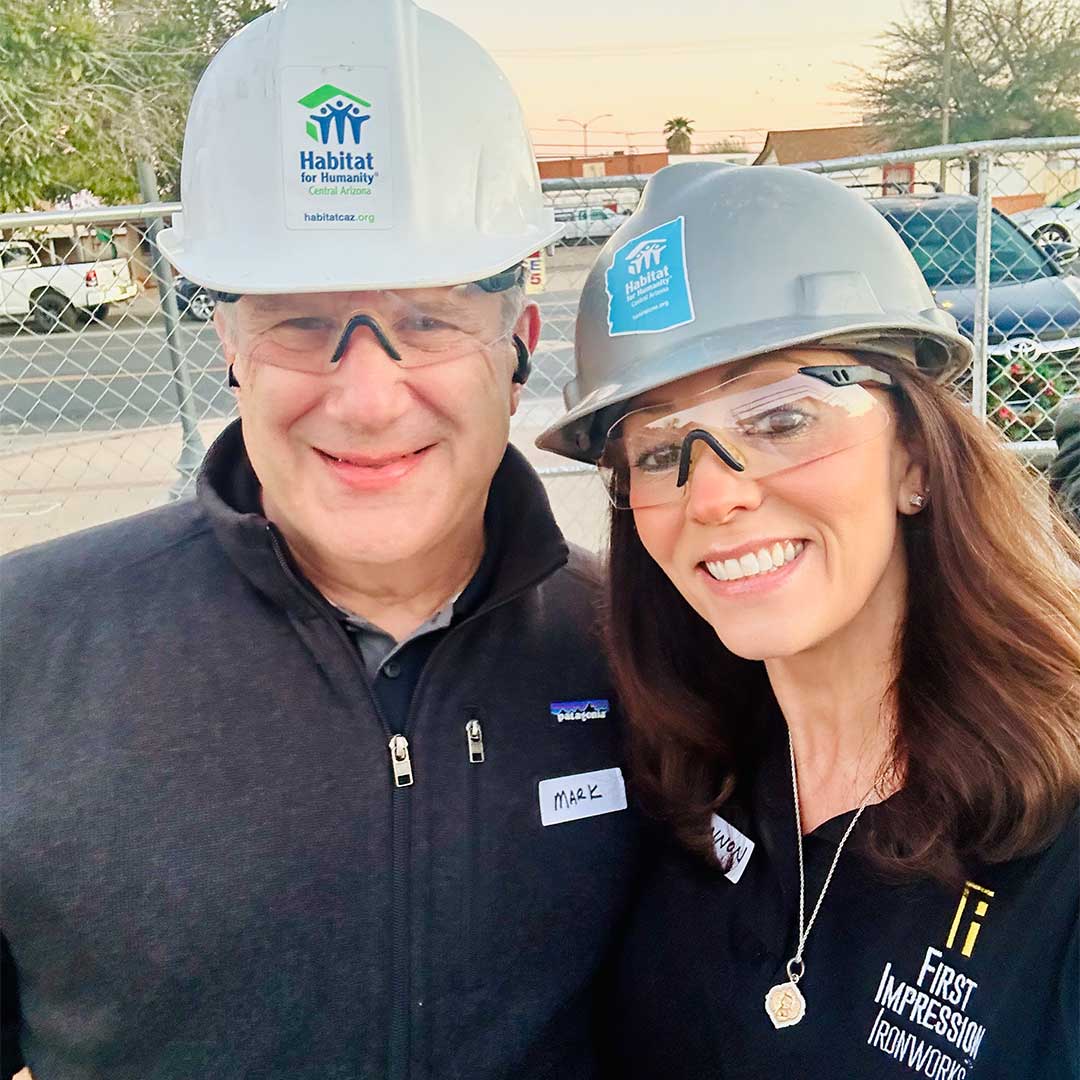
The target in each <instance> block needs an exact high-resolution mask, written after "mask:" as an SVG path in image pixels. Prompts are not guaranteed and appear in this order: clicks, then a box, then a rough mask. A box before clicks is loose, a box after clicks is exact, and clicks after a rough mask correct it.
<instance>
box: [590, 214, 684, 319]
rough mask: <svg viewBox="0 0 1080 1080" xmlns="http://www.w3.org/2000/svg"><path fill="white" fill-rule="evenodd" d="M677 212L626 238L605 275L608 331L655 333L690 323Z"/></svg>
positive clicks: (680, 226)
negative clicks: (662, 222) (653, 225)
mask: <svg viewBox="0 0 1080 1080" xmlns="http://www.w3.org/2000/svg"><path fill="white" fill-rule="evenodd" d="M685 223H686V219H685V218H683V217H682V216H679V217H677V218H675V219H673V220H672V221H667V222H665V223H664V224H663V225H657V226H656V228H655V229H650V230H649V231H648V232H647V233H642V234H641V235H640V236H635V237H634V239H633V240H628V241H627V242H626V243H625V244H623V246H622V247H621V248H619V249H618V250H617V251H616V252H615V256H614V258H613V260H612V263H611V266H609V267H608V270H607V273H606V274H605V275H604V283H605V285H606V287H607V294H608V334H609V335H610V336H611V337H618V336H619V335H620V334H658V333H660V332H661V331H664V330H671V329H672V328H673V327H676V326H685V325H686V323H688V322H693V321H694V302H693V299H692V298H691V296H690V282H689V280H688V278H687V276H686V249H685V245H684V243H683V238H684V232H685V229H684V226H685Z"/></svg>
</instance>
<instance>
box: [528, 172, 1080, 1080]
mask: <svg viewBox="0 0 1080 1080" xmlns="http://www.w3.org/2000/svg"><path fill="white" fill-rule="evenodd" d="M970 352H971V350H970V346H969V344H968V342H967V341H966V340H965V339H964V338H963V337H961V336H960V334H959V333H958V332H957V329H956V325H955V323H954V321H953V320H952V318H951V317H950V316H949V315H948V314H946V313H945V312H942V311H940V310H939V309H937V308H936V307H935V306H934V302H933V298H932V297H931V295H930V292H929V290H928V289H927V287H926V285H925V283H924V281H923V279H922V277H921V275H920V273H919V271H918V269H917V267H916V265H915V263H914V261H913V260H912V258H911V256H910V254H909V253H908V252H907V250H906V248H905V247H904V245H903V244H902V242H901V241H900V240H899V238H898V237H897V236H896V235H895V234H894V233H893V231H892V229H891V228H890V227H889V225H888V224H887V223H886V222H885V221H884V220H883V219H882V218H881V217H880V216H879V215H878V214H877V213H876V212H875V211H874V210H873V209H872V208H871V207H869V206H868V205H866V203H865V202H864V201H863V199H862V198H861V197H860V196H858V195H856V194H855V193H853V192H851V191H848V190H845V189H844V188H842V187H841V186H839V185H838V184H835V183H833V182H832V181H829V180H825V179H822V178H820V177H815V176H812V175H809V174H806V173H802V172H799V171H795V170H788V169H775V168H755V169H733V168H723V167H717V166H713V165H705V164H703V165H697V164H692V165H677V166H673V167H671V168H668V169H665V170H663V171H662V172H660V173H658V174H657V176H656V177H655V178H654V179H653V180H652V181H651V182H650V184H649V186H648V187H647V188H646V191H645V194H644V197H643V200H642V203H641V205H640V206H639V208H638V209H637V211H636V212H635V213H634V215H633V216H632V217H631V218H630V219H629V220H628V221H627V222H626V224H625V225H624V226H623V227H622V228H621V229H620V230H619V231H618V232H617V233H616V234H615V236H614V237H612V239H611V240H610V241H609V242H608V244H607V245H606V247H605V248H604V250H603V252H602V253H601V256H600V258H599V260H598V262H597V264H596V265H595V266H594V268H593V270H592V272H591V273H590V275H589V278H588V281H587V283H586V285H585V289H584V292H583V294H582V298H581V305H580V310H579V315H578V326H577V365H578V366H577V377H576V378H575V379H574V380H573V382H572V383H571V384H570V385H569V387H568V388H567V391H566V401H567V406H568V411H567V413H566V415H565V416H564V417H563V419H562V420H560V421H559V422H558V423H557V424H556V425H554V426H553V427H552V428H551V429H549V430H548V431H547V432H545V434H544V435H543V436H542V437H541V439H540V440H539V444H540V445H541V446H542V447H544V448H546V449H550V450H554V451H556V452H558V453H562V454H564V455H566V456H568V457H573V458H577V459H579V460H583V461H590V462H596V463H597V464H598V465H599V466H600V468H601V472H602V473H603V475H604V477H605V479H606V481H607V485H608V493H609V496H610V499H611V502H612V504H613V509H612V526H611V551H610V571H609V575H610V578H609V580H610V596H609V610H608V628H607V639H608V645H609V650H610V653H611V659H612V662H613V665H614V668H615V672H616V677H617V683H618V684H619V688H620V691H621V698H622V701H623V705H624V707H625V710H626V713H627V715H628V716H629V718H630V722H631V736H632V738H631V764H632V766H633V771H632V782H633V785H634V788H635V790H636V791H637V793H638V795H639V797H641V798H642V799H643V800H644V801H645V802H646V803H647V804H650V805H651V807H652V809H653V810H654V811H655V812H656V813H657V814H658V815H659V816H660V817H661V818H662V819H664V821H665V822H666V823H667V825H668V826H669V829H670V833H671V837H672V842H671V843H670V845H669V846H668V848H667V850H666V851H665V854H664V856H663V857H662V859H661V860H660V862H659V864H658V866H657V867H656V869H655V870H654V872H653V873H652V874H651V876H650V878H649V880H648V881H647V883H646V885H645V887H644V890H643V893H642V896H641V899H640V902H639V904H638V907H637V910H636V912H635V915H634V918H633V919H632V922H631V926H630V928H629V932H628V934H627V938H626V940H625V943H624V945H623V948H622V952H621V957H620V960H619V964H618V977H617V980H616V991H615V994H614V996H613V999H612V1009H613V1016H617V1017H618V1022H619V1033H618V1038H617V1040H616V1045H617V1049H618V1051H619V1052H620V1053H621V1055H622V1058H623V1062H624V1069H623V1072H622V1075H626V1076H640V1077H657V1076H664V1077H665V1078H679V1077H687V1078H689V1077H693V1078H695V1080H696V1078H699V1077H703V1076H710V1077H735V1076H738V1077H760V1076H764V1075H772V1074H773V1073H776V1074H777V1075H786V1076H791V1077H799V1078H800V1080H810V1078H817V1077H822V1078H824V1077H829V1078H836V1077H843V1078H855V1077H859V1078H861V1077H875V1078H877V1077H893V1076H895V1077H902V1076H909V1075H912V1074H918V1075H925V1076H933V1077H964V1076H972V1075H974V1076H977V1077H980V1078H982V1077H1001V1078H1004V1077H1009V1078H1010V1080H1016V1078H1019V1077H1029V1076H1030V1077H1035V1076H1038V1077H1062V1078H1064V1077H1073V1076H1075V1075H1077V1070H1078V1068H1080V1053H1078V1049H1077V1025H1076V1023H1075V1020H1076V1016H1077V1010H1078V1000H1077V997H1078V978H1077V966H1078V965H1077V961H1078V955H1077V948H1078V942H1077V910H1078V905H1080V852H1078V839H1080V829H1078V826H1080V817H1078V815H1077V801H1078V797H1080V586H1078V582H1080V573H1078V568H1080V548H1078V546H1077V543H1076V541H1075V538H1073V537H1072V536H1071V534H1069V532H1068V530H1067V529H1066V528H1065V527H1064V525H1063V523H1062V521H1061V520H1060V519H1059V518H1056V517H1050V516H1048V515H1047V513H1046V511H1045V505H1044V503H1043V502H1042V501H1041V500H1039V498H1038V495H1037V494H1036V493H1034V492H1033V489H1032V485H1030V484H1029V483H1028V482H1027V480H1026V478H1025V477H1024V476H1023V474H1022V472H1021V471H1020V469H1019V467H1018V466H1017V465H1016V464H1015V463H1014V462H1013V461H1012V459H1011V458H1010V457H1009V455H1008V454H1007V452H1006V451H1005V450H1004V449H1003V448H1002V447H1000V445H999V444H998V443H997V441H996V439H995V438H994V436H993V435H992V433H991V432H990V431H989V430H988V429H987V428H986V427H985V426H983V425H981V424H980V423H979V422H977V421H976V420H975V419H974V418H973V417H972V416H971V415H970V414H969V413H968V412H967V411H966V410H965V409H964V407H963V405H962V403H961V402H959V401H958V400H957V399H956V398H955V397H954V396H953V395H952V394H951V392H950V391H949V390H948V389H947V387H946V380H947V379H948V378H949V377H950V376H951V375H954V374H955V373H957V372H958V371H959V370H961V369H962V368H963V367H964V366H965V365H966V364H967V363H968V362H969V359H970Z"/></svg>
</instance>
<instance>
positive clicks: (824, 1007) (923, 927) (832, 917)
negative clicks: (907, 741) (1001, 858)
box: [612, 740, 1080, 1080]
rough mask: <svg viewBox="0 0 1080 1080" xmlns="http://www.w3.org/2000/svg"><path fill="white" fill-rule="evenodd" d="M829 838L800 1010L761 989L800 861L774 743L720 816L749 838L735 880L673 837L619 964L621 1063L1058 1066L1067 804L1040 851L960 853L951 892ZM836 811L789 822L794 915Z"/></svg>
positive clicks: (969, 1073)
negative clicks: (1025, 854)
mask: <svg viewBox="0 0 1080 1080" xmlns="http://www.w3.org/2000/svg"><path fill="white" fill-rule="evenodd" d="M877 812H880V810H879V808H877V807H873V806H871V807H868V808H867V810H866V811H865V812H864V814H863V817H862V819H861V820H860V821H859V823H858V824H857V826H856V829H855V832H854V833H853V835H852V838H851V840H850V841H849V843H848V846H846V847H845V848H844V851H843V852H842V854H841V856H840V860H839V862H838V865H837V870H836V873H835V875H834V877H833V880H832V883H831V885H830V887H829V890H828V893H827V895H826V897H825V901H824V903H823V904H822V907H821V911H820V914H819V915H818V918H817V921H816V923H815V924H814V927H813V929H812V931H811V933H810V936H809V939H808V941H807V944H806V948H805V950H804V960H805V964H806V972H805V975H804V977H803V979H802V981H801V982H800V984H799V987H800V989H801V990H802V991H803V993H804V995H805V999H806V1014H805V1017H804V1018H803V1019H802V1021H801V1022H799V1023H798V1024H795V1025H793V1026H791V1027H786V1028H783V1029H780V1030H777V1029H775V1028H774V1027H773V1024H772V1022H771V1021H770V1019H769V1017H768V1016H767V1015H766V1012H765V1008H764V1001H765V996H766V994H767V992H768V991H769V989H770V988H771V987H772V986H774V985H776V984H778V983H782V982H784V981H786V978H787V976H786V974H785V964H786V962H787V960H788V959H789V958H790V957H791V956H792V954H793V953H794V950H795V944H796V942H795V939H796V936H797V924H798V904H799V876H798V862H797V849H796V843H795V839H796V834H795V821H794V805H793V801H792V784H791V776H790V769H789V765H788V758H787V747H786V742H785V741H783V740H776V741H774V744H773V749H772V750H771V751H770V752H769V753H768V755H767V756H766V759H765V761H764V762H763V765H762V768H761V770H760V772H759V774H758V776H757V779H756V782H755V784H754V786H753V790H752V793H751V794H750V795H749V797H748V798H747V799H746V801H745V803H744V804H743V805H740V804H739V802H738V800H734V799H733V800H732V801H731V802H730V803H729V804H727V805H726V806H725V807H724V809H723V810H722V811H721V816H722V817H723V818H724V819H726V821H727V822H729V823H730V824H731V825H734V826H735V827H736V829H737V830H738V831H739V833H741V834H743V835H744V836H745V837H746V838H748V839H749V840H750V841H752V843H753V850H752V851H749V854H747V851H748V845H747V844H745V843H742V842H741V841H739V839H738V836H734V837H733V839H734V840H735V844H736V846H738V847H739V849H740V851H741V852H742V855H741V858H740V859H739V860H738V865H739V866H741V869H742V873H741V876H739V875H738V870H737V869H736V870H735V871H734V872H729V873H730V876H738V881H737V883H733V882H732V881H731V880H729V878H728V876H726V875H725V873H724V871H723V870H721V869H720V868H718V867H713V866H709V865H706V864H705V863H704V862H703V861H702V860H701V859H700V858H697V857H695V856H691V855H690V854H688V853H686V852H685V851H683V850H681V849H676V848H675V847H674V846H672V847H670V849H669V850H668V852H667V854H666V857H665V858H664V859H663V860H662V862H661V864H660V865H659V866H658V867H657V868H656V870H655V871H654V872H653V873H652V875H651V878H650V880H649V882H648V884H647V885H646V887H645V891H644V895H643V897H642V900H641V902H640V904H639V905H638V907H637V909H636V912H635V914H634V916H633V919H632V925H631V927H630V930H629V933H628V936H627V939H626V941H625V945H624V947H623V950H622V955H621V959H620V962H619V971H618V977H617V987H616V993H615V996H614V1002H613V1005H614V1008H613V1012H612V1016H613V1023H614V1024H615V1025H617V1035H616V1041H617V1042H618V1043H619V1045H620V1049H621V1052H622V1055H623V1071H622V1072H621V1073H620V1075H621V1076H623V1077H628V1078H629V1077H641V1078H646V1077H648V1078H655V1077H664V1080H679V1078H682V1077H685V1078H687V1080H691V1078H692V1080H701V1078H703V1077H709V1078H711V1080H719V1078H722V1080H729V1078H746V1080H749V1078H754V1080H757V1078H760V1077H765V1076H776V1077H783V1078H785V1080H817V1078H821V1080H825V1078H828V1080H853V1078H863V1077H866V1078H873V1080H879V1078H880V1080H903V1078H905V1077H915V1076H921V1077H930V1078H940V1080H961V1078H968V1077H974V1078H976V1080H984V1078H991V1077H992V1078H995V1080H1006V1078H1007V1080H1026V1078H1031V1080H1034V1078H1036V1077H1038V1078H1040V1080H1057V1078H1060V1080H1065V1078H1074V1077H1076V1076H1077V1075H1080V1072H1078V1070H1080V1053H1078V1046H1077V1042H1078V1031H1080V1002H1078V989H1077V986H1078V964H1080V954H1078V938H1077V918H1078V908H1080V859H1078V846H1080V844H1078V841H1080V817H1077V816H1075V815H1074V816H1073V818H1072V820H1071V821H1070V822H1069V823H1068V825H1067V826H1066V828H1065V829H1064V830H1063V831H1062V832H1061V834H1060V835H1059V836H1058V838H1057V839H1056V841H1055V842H1054V843H1053V844H1052V845H1051V846H1050V847H1049V848H1048V849H1047V850H1046V851H1044V852H1042V853H1041V854H1039V855H1036V856H1033V857H1030V858H1024V859H1019V860H1016V861H1015V862H1011V863H1008V864H1002V865H997V866H989V867H984V868H981V869H978V870H973V871H972V873H971V877H970V880H969V882H968V884H967V885H966V886H964V887H963V888H961V889H956V890H954V889H948V888H945V887H943V886H941V885H939V884H936V883H933V882H928V881H918V882H908V883H906V884H898V883H896V882H895V881H887V880H884V879H883V878H882V877H881V876H880V875H878V874H876V873H875V872H874V871H873V870H872V869H871V868H870V866H869V864H868V862H867V860H866V859H865V858H864V857H863V856H862V855H861V853H860V852H859V851H858V850H857V839H858V836H859V833H860V832H861V831H862V830H864V829H865V828H867V827H869V826H870V825H871V824H872V820H873V816H874V814H875V813H877ZM851 817H852V815H851V814H843V815H841V816H839V817H837V818H834V819H832V820H830V821H828V822H826V823H825V824H823V825H822V826H820V827H819V828H817V829H815V830H814V831H813V832H812V833H810V834H809V835H807V836H805V837H804V839H803V843H804V857H805V861H806V916H807V918H809V916H810V912H811V911H812V910H813V906H814V904H815V903H816V901H817V898H818V895H819V893H820V891H821V887H822V883H823V881H824V879H825V875H826V873H827V871H828V868H829V864H830V863H831V862H832V859H833V856H834V855H835V853H836V848H837V845H838V843H839V842H840V840H841V838H842V836H843V834H844V831H845V829H846V828H847V826H848V824H849V823H850V821H851Z"/></svg>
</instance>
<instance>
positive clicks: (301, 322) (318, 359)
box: [244, 284, 523, 374]
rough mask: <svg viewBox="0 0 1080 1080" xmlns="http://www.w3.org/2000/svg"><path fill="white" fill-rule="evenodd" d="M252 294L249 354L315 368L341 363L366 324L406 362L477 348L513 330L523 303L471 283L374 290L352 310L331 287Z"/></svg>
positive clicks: (452, 356) (247, 318)
mask: <svg viewBox="0 0 1080 1080" xmlns="http://www.w3.org/2000/svg"><path fill="white" fill-rule="evenodd" d="M251 299H252V301H253V303H252V305H251V309H250V310H249V311H248V312H245V314H244V322H245V331H246V335H247V337H248V341H249V344H248V346H247V351H248V355H249V356H250V358H251V360H252V361H253V362H256V363H265V364H271V365H272V366H274V367H280V368H288V369H290V370H292V371H304V372H308V373H311V374H330V373H331V372H333V371H335V370H337V366H338V363H339V361H340V360H341V358H342V357H343V356H344V355H345V352H346V350H347V349H348V347H349V342H350V340H351V339H352V336H353V334H355V333H356V332H357V331H358V330H360V329H361V328H364V329H367V330H369V331H370V332H371V334H372V335H373V336H374V338H375V340H376V341H378V343H379V345H381V346H382V348H383V350H384V351H385V352H386V353H387V355H388V356H390V358H391V359H393V360H395V361H397V363H399V364H401V365H402V366H403V367H408V368H414V367H424V366H426V365H428V364H436V363H442V362H445V361H449V360H457V359H462V358H464V357H466V356H471V355H476V354H478V353H482V352H485V351H486V350H488V349H490V348H492V347H493V346H494V345H497V344H498V343H500V342H503V341H508V340H509V339H510V338H511V337H512V336H513V328H514V324H515V323H516V322H517V319H518V317H519V316H520V314H521V310H522V307H523V301H522V300H521V299H520V297H518V296H517V295H515V296H509V295H506V294H502V295H500V294H497V293H491V292H488V291H486V290H484V289H482V288H480V287H479V286H477V285H474V284H470V285H455V286H451V287H447V288H443V289H422V290H420V289H417V290H403V291H400V292H391V291H387V290H382V291H379V292H372V293H369V294H366V297H365V299H366V300H367V302H366V303H365V304H364V306H363V307H362V308H360V309H359V310H357V309H353V310H347V311H342V310H341V307H340V301H339V300H338V299H337V298H336V297H334V296H332V295H331V296H325V295H321V294H320V295H296V296H272V297H252V298H251Z"/></svg>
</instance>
